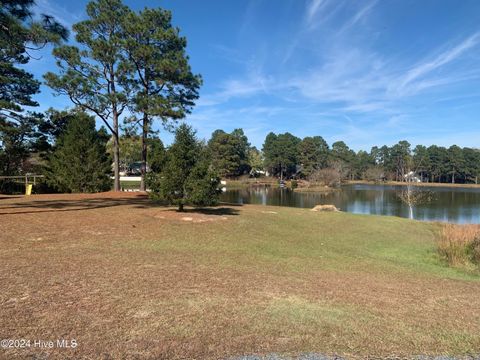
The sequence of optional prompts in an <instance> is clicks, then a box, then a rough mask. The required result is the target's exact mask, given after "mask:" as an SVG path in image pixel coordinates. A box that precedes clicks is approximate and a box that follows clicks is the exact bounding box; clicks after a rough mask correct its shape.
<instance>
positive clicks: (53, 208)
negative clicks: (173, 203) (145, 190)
mask: <svg viewBox="0 0 480 360" xmlns="http://www.w3.org/2000/svg"><path fill="white" fill-rule="evenodd" d="M123 205H129V206H132V205H133V206H134V207H136V208H149V207H155V206H158V205H157V204H155V203H153V202H151V201H150V200H149V199H148V197H136V198H114V197H111V198H108V197H102V198H85V199H72V200H69V199H58V200H43V199H42V200H32V201H21V202H17V203H10V204H5V206H2V207H0V215H12V214H31V213H41V212H58V211H80V210H93V209H102V208H111V207H117V206H123Z"/></svg>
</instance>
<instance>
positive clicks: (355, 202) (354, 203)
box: [221, 184, 480, 224]
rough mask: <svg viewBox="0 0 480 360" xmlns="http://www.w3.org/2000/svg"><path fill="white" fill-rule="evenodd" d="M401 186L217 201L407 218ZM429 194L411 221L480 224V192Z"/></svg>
mask: <svg viewBox="0 0 480 360" xmlns="http://www.w3.org/2000/svg"><path fill="white" fill-rule="evenodd" d="M402 189H404V187H402V186H383V185H364V184H362V185H346V186H343V187H342V190H341V191H334V192H330V193H304V192H294V191H291V190H289V189H280V188H276V187H252V188H248V189H242V190H227V191H226V192H224V193H223V194H222V196H221V201H225V202H231V203H237V204H262V205H280V206H291V207H300V208H313V207H314V206H315V205H319V204H333V205H335V206H336V207H337V208H339V209H340V210H342V211H347V212H351V213H354V214H375V215H394V216H401V217H406V218H408V217H409V208H408V206H407V205H406V204H404V203H402V202H401V201H400V199H399V198H398V192H399V191H401V190H402ZM422 189H424V190H426V191H431V192H432V193H433V200H432V201H431V202H429V203H427V204H423V205H418V206H415V207H414V208H413V218H414V219H417V220H426V221H443V222H454V223H460V224H467V223H471V224H473V223H475V224H479V223H480V189H473V188H449V187H422Z"/></svg>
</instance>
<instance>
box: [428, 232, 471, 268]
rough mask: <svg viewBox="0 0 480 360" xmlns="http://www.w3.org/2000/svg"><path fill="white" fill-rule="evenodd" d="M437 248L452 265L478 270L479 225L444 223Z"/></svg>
mask: <svg viewBox="0 0 480 360" xmlns="http://www.w3.org/2000/svg"><path fill="white" fill-rule="evenodd" d="M437 249H438V253H439V254H440V256H441V257H442V258H443V259H444V260H445V261H446V262H447V263H448V265H450V266H452V267H463V268H468V269H475V268H476V269H477V270H480V226H478V225H454V224H447V225H444V227H443V229H442V232H441V233H440V238H439V240H438V243H437Z"/></svg>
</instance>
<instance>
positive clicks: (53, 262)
mask: <svg viewBox="0 0 480 360" xmlns="http://www.w3.org/2000/svg"><path fill="white" fill-rule="evenodd" d="M185 218H187V219H185ZM292 219H293V220H292ZM289 221H291V222H289ZM436 231H438V226H437V225H433V224H424V223H419V222H413V221H408V220H402V219H395V218H388V217H385V218H380V217H365V216H354V215H349V214H323V213H322V214H319V213H312V212H310V211H308V210H304V209H289V208H280V207H275V208H274V207H260V206H250V205H249V206H242V207H237V206H220V207H218V208H215V209H208V210H200V211H192V210H189V211H187V212H186V213H177V212H176V211H174V210H173V209H171V208H164V207H158V206H155V205H154V204H152V203H151V202H150V201H149V200H148V199H147V198H146V197H145V195H142V194H132V193H129V194H115V193H105V194H95V195H48V196H47V195H39V196H32V197H30V198H23V197H16V198H15V197H13V198H9V197H7V198H3V199H1V200H0V289H1V292H0V339H29V340H32V341H33V340H53V341H56V340H57V339H67V340H68V339H70V340H71V339H75V340H76V341H77V342H78V346H77V347H76V348H75V349H59V348H54V349H45V348H44V349H41V348H32V347H30V348H24V349H0V358H4V359H11V358H15V357H18V358H34V359H42V358H46V357H48V358H54V359H55V358H59V359H60V358H67V357H68V358H85V359H120V358H121V359H187V358H188V359H190V358H195V359H212V358H228V357H233V356H239V355H242V354H253V353H256V354H267V353H272V352H274V353H283V354H299V353H305V352H319V353H326V354H335V353H336V354H341V355H345V356H347V357H365V356H367V355H372V356H373V355H374V356H387V355H406V356H409V355H413V354H469V353H476V352H478V350H479V349H480V282H479V281H478V280H477V279H475V278H471V277H469V276H463V275H462V274H461V273H456V272H454V271H453V270H451V269H447V268H444V267H442V265H441V264H440V263H439V262H437V259H436V258H435V245H434V235H435V232H436ZM294 234H298V236H296V237H295V235H294ZM352 234H354V235H352ZM405 234H407V235H409V236H412V237H413V236H417V235H414V234H419V235H418V239H417V238H415V239H413V240H405V241H406V242H402V241H404V240H402V236H404V235H405ZM355 236H356V237H355ZM377 237H379V239H377ZM382 239H383V240H382ZM409 241H411V242H409ZM323 249H325V250H323ZM408 251H411V252H414V254H413V255H412V256H413V257H412V259H414V261H413V260H412V261H411V260H410V258H409V257H408V256H410V255H408V256H407V255H404V252H408ZM418 259H419V260H418ZM422 261H424V262H425V263H424V264H423V263H421V264H420V265H419V264H417V262H422Z"/></svg>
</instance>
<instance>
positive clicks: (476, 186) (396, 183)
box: [346, 180, 480, 189]
mask: <svg viewBox="0 0 480 360" xmlns="http://www.w3.org/2000/svg"><path fill="white" fill-rule="evenodd" d="M346 184H351V185H354V184H370V185H401V186H406V185H412V186H429V187H451V188H474V189H476V188H479V189H480V184H452V183H433V182H425V183H415V182H411V183H406V182H401V181H380V182H376V181H367V180H353V181H347V182H346Z"/></svg>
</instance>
